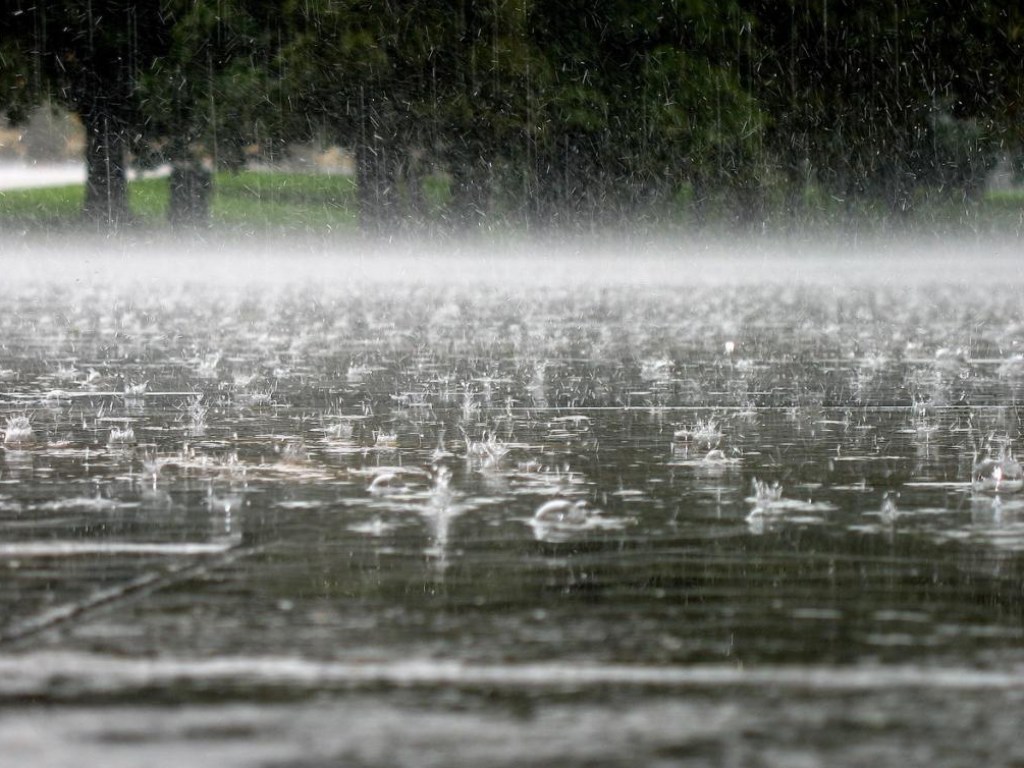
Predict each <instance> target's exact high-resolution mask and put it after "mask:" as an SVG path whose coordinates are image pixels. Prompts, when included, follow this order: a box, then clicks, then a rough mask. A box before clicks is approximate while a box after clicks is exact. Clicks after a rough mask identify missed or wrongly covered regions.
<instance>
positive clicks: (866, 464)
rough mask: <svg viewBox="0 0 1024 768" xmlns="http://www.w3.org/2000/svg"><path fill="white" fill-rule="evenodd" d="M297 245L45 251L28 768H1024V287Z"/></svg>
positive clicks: (11, 604)
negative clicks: (1009, 486)
mask: <svg viewBox="0 0 1024 768" xmlns="http://www.w3.org/2000/svg"><path fill="white" fill-rule="evenodd" d="M52 247H53V246H52V244H51V245H49V246H46V247H44V248H43V249H42V250H43V251H46V248H52ZM257 250H258V249H257ZM44 256H46V258H52V259H57V258H58V257H57V256H56V255H55V253H54V252H52V251H51V252H49V253H46V254H44ZM263 256H264V257H265V260H264V261H263V262H261V264H264V265H266V264H269V263H276V264H277V267H278V271H277V272H275V273H270V272H261V273H260V274H259V275H256V276H255V277H254V276H253V275H251V274H250V275H247V276H245V277H239V279H237V280H230V279H227V280H226V279H223V278H222V277H221V276H216V277H212V276H210V275H206V276H205V279H193V278H194V277H195V276H196V273H195V272H191V273H190V272H188V270H181V268H180V266H179V270H181V272H180V274H179V275H178V277H177V278H176V279H170V278H169V277H168V276H167V272H168V271H169V270H168V265H167V263H166V262H164V263H163V264H162V265H157V268H156V269H155V270H154V271H153V272H152V273H150V274H149V275H143V274H142V273H141V272H139V273H136V272H135V271H134V270H126V271H122V272H121V273H118V274H116V277H110V276H111V275H114V274H115V273H116V269H115V267H116V265H117V264H118V263H121V259H122V258H124V254H123V253H114V254H113V255H111V254H109V253H108V254H102V253H101V254H97V255H90V256H88V257H87V258H85V259H79V260H78V261H76V262H75V263H74V264H71V265H69V267H68V270H67V274H65V275H64V276H63V278H62V277H60V276H58V275H57V274H56V273H54V272H48V273H43V274H36V275H33V274H30V273H29V272H27V271H26V270H25V266H24V265H21V266H20V267H17V268H12V270H11V272H9V274H17V275H18V279H16V280H13V281H11V282H9V283H7V285H6V286H5V288H4V289H2V290H3V306H4V311H3V313H2V314H0V340H2V343H0V384H2V390H0V392H2V394H0V410H2V413H0V427H4V426H5V429H4V445H3V457H2V464H0V573H2V576H0V605H2V608H3V610H2V611H0V713H2V716H0V748H2V750H3V753H4V754H7V755H11V756H14V757H16V758H17V759H16V762H17V763H18V764H33V765H80V764H84V763H90V764H91V763H92V762H103V763H104V764H108V765H120V764H125V765H139V764H147V765H164V764H171V762H172V761H173V762H174V763H175V764H181V763H182V762H187V763H189V764H195V765H267V766H273V765H324V764H332V765H333V764H351V765H435V764H437V765H440V764H444V765H473V764H479V763H481V762H487V763H488V764H509V765H522V764H530V765H554V764H559V765H567V764H568V765H625V764H638V763H644V764H683V765H765V766H774V765H868V764H871V765H876V764H880V763H881V764H887V763H896V762H899V763H901V764H907V765H962V764H968V763H969V764H989V765H995V764H1004V765H1010V764H1014V763H1016V762H1020V761H1022V760H1024V754H1022V749H1021V747H1020V745H1019V744H1018V741H1019V740H1018V739H1017V722H1018V720H1019V718H1018V717H1017V716H1016V715H1017V714H1019V712H1020V711H1021V700H1022V698H1024V652H1022V639H1024V625H1022V616H1024V608H1022V597H1024V580H1022V571H1021V565H1022V562H1024V554H1022V553H1024V496H1022V495H1021V494H1020V493H1014V492H1007V490H1006V489H1005V488H1004V489H997V490H996V491H990V490H986V489H984V488H982V487H980V486H977V487H976V485H975V484H972V471H973V467H974V465H975V463H976V462H977V461H978V460H979V458H980V457H982V456H986V455H991V456H994V457H1000V458H1006V457H1008V456H1010V455H1012V454H1013V452H1014V450H1015V449H1016V448H1017V447H1018V445H1019V442H1020V423H1021V422H1020V410H1019V405H1018V403H1019V402H1020V400H1021V397H1020V395H1021V393H1022V388H1024V362H1022V360H1024V305H1022V303H1021V301H1020V298H1019V297H1020V295H1021V294H1020V290H1019V287H1020V286H1019V285H1018V284H1016V283H1015V282H1013V281H1012V280H1011V281H1002V282H1000V283H998V284H986V285H977V284H974V283H971V282H968V281H961V280H958V279H956V278H952V279H942V280H937V279H934V277H935V276H934V275H931V276H929V275H928V274H917V273H915V275H914V279H913V280H909V279H908V280H902V279H899V278H898V274H899V270H898V269H894V270H892V273H891V274H890V275H888V276H885V277H884V279H883V278H880V273H877V272H873V273H870V274H868V273H865V274H864V275H863V276H862V279H858V280H854V279H849V280H847V281H846V282H844V283H842V284H839V283H837V282H834V281H830V280H829V277H828V275H829V270H828V269H827V265H826V266H825V267H823V266H822V265H821V264H820V263H819V262H815V261H807V262H806V263H805V265H806V269H805V270H804V271H803V272H801V271H800V270H799V269H795V271H796V272H797V273H798V274H802V275H803V277H804V278H806V279H804V280H795V281H788V280H786V279H785V278H783V279H781V280H780V276H779V274H775V273H773V270H772V269H771V266H770V262H764V263H767V264H768V265H769V266H767V267H765V266H763V264H762V266H760V267H757V268H753V265H756V264H758V263H760V262H758V261H756V260H754V261H751V260H750V259H746V260H744V259H740V260H736V261H731V262H730V261H727V260H726V261H723V260H720V259H715V258H711V257H708V256H707V255H706V254H705V255H702V256H698V257H696V258H693V257H689V260H687V258H688V257H687V256H686V255H685V254H680V255H677V256H675V257H674V258H669V257H667V256H661V257H659V258H658V259H654V260H647V261H640V262H637V263H635V264H634V265H633V266H631V268H630V270H629V272H630V274H632V275H633V279H632V280H631V279H628V278H623V279H617V278H616V276H615V274H613V273H610V272H609V273H606V274H604V275H600V274H598V276H597V277H596V278H595V277H594V275H589V276H588V279H577V280H575V281H573V282H566V281H561V280H560V279H558V278H557V276H553V275H552V274H547V275H545V276H544V278H543V279H539V280H536V281H534V282H532V283H531V282H530V281H529V280H527V279H525V278H524V279H520V280H513V281H503V280H501V279H500V278H499V279H495V275H494V274H492V273H491V272H490V270H489V269H488V265H487V262H484V263H483V264H478V265H477V266H476V267H475V270H476V271H475V272H473V271H472V270H471V271H469V272H467V271H466V270H464V269H463V270H462V271H461V272H460V277H459V279H458V280H451V281H449V280H446V279H444V274H446V270H444V269H435V270H434V271H433V272H432V273H431V274H430V279H427V280H420V279H418V278H419V276H421V275H422V274H424V272H425V271H426V266H425V264H424V263H423V261H422V260H421V259H417V258H416V257H415V255H412V256H410V255H406V256H403V257H398V258H396V259H395V260H394V261H392V262H391V267H392V270H393V271H392V273H391V277H390V278H386V277H385V275H384V274H383V272H380V273H378V272H375V270H384V271H386V267H387V264H384V265H381V264H380V263H379V262H373V263H372V264H367V258H366V255H365V254H363V255H361V256H359V257H358V258H353V257H352V256H351V254H348V255H346V254H337V255H336V256H335V258H336V261H335V262H333V263H332V264H331V266H330V267H329V268H328V267H325V265H326V264H327V263H328V262H327V261H326V260H324V257H323V254H321V255H320V256H318V257H317V258H318V259H320V260H318V261H315V262H313V263H312V264H311V263H310V262H303V261H302V257H301V254H300V255H297V256H295V264H294V270H293V272H292V274H291V276H290V277H281V275H282V274H283V273H282V269H283V270H285V272H287V271H288V270H290V269H291V265H290V264H289V263H288V262H284V261H279V262H275V261H274V260H273V258H272V257H270V256H269V255H267V254H263ZM573 258H582V257H580V256H579V254H576V256H575V257H573ZM908 258H909V257H908ZM709 259H710V260H709ZM458 263H459V265H460V267H465V266H466V264H467V263H468V262H466V261H460V262H458ZM526 263H529V264H531V265H533V266H535V267H539V268H542V267H543V264H544V262H541V261H536V260H534V261H530V262H526ZM560 263H561V264H562V266H561V267H552V270H551V272H557V270H558V269H563V270H564V269H565V264H566V263H574V262H572V261H571V259H570V261H569V262H560ZM596 263H600V264H605V263H609V262H604V261H598V262H596ZM788 263H789V264H790V266H791V267H792V265H793V263H794V262H788ZM879 263H880V262H879ZM232 264H233V265H234V266H235V267H238V266H239V264H240V262H238V261H227V262H222V264H221V266H220V267H219V268H218V269H219V270H221V273H218V275H220V274H222V273H224V272H227V271H229V268H230V266H231V265H232ZM666 264H668V265H671V268H670V269H663V267H664V266H665V265H666ZM659 265H661V266H659ZM435 266H436V264H435ZM990 266H991V267H992V268H993V269H996V268H999V267H1002V266H1005V264H1004V263H1003V262H1000V261H998V260H995V261H993V262H992V263H991V265H990ZM399 267H400V268H399ZM407 267H408V269H406V268H407ZM19 269H20V270H21V272H19ZM325 269H326V272H324V271H323V270H325ZM503 269H508V266H507V263H506V264H505V266H504V267H503ZM659 270H661V273H662V274H663V276H664V277H665V279H664V280H663V282H662V283H661V284H654V283H652V282H651V281H648V280H638V279H637V276H638V275H654V274H657V273H658V272H659ZM76 271H77V274H76ZM449 271H451V270H449ZM540 271H543V270H542V269H539V270H538V272H540ZM499 272H500V270H499ZM310 273H320V275H319V277H320V279H311V278H315V275H312V276H311V274H310ZM236 274H238V275H245V274H246V273H245V272H244V270H239V271H237V272H236ZM730 274H731V275H740V274H742V275H743V277H742V278H733V279H728V277H727V276H728V275H730ZM154 275H158V277H155V276H154ZM893 275H897V277H894V276H893ZM76 277H77V278H78V279H76ZM108 277H109V278H110V279H108ZM577 277H579V276H577ZM929 277H931V278H932V279H929ZM248 278H253V279H248ZM1007 466H1008V465H1007Z"/></svg>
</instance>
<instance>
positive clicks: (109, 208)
mask: <svg viewBox="0 0 1024 768" xmlns="http://www.w3.org/2000/svg"><path fill="white" fill-rule="evenodd" d="M79 116H80V117H81V119H82V123H83V124H84V126H85V165H86V181H85V203H84V205H83V207H82V214H83V216H84V217H85V219H86V221H89V222H92V223H94V224H96V225H97V226H103V227H117V226H119V225H121V224H124V223H126V222H127V221H128V218H129V216H130V212H129V209H128V176H127V168H126V165H127V162H126V146H127V134H128V128H127V123H126V121H125V120H124V119H123V118H122V117H121V116H120V115H118V114H117V111H116V110H115V109H113V108H111V106H110V105H109V104H106V103H105V102H104V101H102V100H100V99H97V100H94V101H93V102H92V103H91V104H89V105H87V106H86V107H85V108H84V109H83V110H82V111H81V113H80V115H79Z"/></svg>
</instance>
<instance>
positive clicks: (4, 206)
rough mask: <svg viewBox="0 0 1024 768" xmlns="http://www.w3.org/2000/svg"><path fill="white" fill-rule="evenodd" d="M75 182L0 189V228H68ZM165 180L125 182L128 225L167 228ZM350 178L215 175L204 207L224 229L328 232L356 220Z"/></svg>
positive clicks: (75, 216) (75, 207)
mask: <svg viewBox="0 0 1024 768" xmlns="http://www.w3.org/2000/svg"><path fill="white" fill-rule="evenodd" d="M83 195H84V192H83V188H82V186H81V185H71V186H63V187H50V188H45V189H25V190H12V191H6V192H3V191H0V226H3V227H8V228H21V229H25V228H29V229H35V228H69V227H73V226H75V225H77V224H78V223H79V221H80V212H81V208H82V200H83ZM167 200H168V182H167V179H142V180H137V181H133V182H131V183H130V184H129V185H128V204H129V206H130V208H131V211H132V217H133V219H134V222H133V226H135V227H141V228H155V229H159V228H164V227H166V226H167V223H166V222H167ZM357 210H358V206H357V201H356V188H355V182H354V181H353V180H352V179H351V178H348V177H346V176H326V175H313V174H299V173H272V172H271V173H268V172H257V171H243V172H240V173H220V174H218V175H217V177H216V180H215V183H214V195H213V199H212V201H211V205H210V214H211V219H212V224H213V226H214V227H216V228H224V229H229V230H238V229H241V230H254V229H266V228H269V229H283V230H300V231H331V230H335V229H350V230H352V229H355V227H356V226H357V223H358V216H357Z"/></svg>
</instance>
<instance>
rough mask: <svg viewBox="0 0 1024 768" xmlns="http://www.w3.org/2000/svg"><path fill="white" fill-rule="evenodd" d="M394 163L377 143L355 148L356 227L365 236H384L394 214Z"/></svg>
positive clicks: (390, 225) (393, 220)
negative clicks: (357, 211)
mask: <svg viewBox="0 0 1024 768" xmlns="http://www.w3.org/2000/svg"><path fill="white" fill-rule="evenodd" d="M394 171H395V164H394V162H393V159H392V158H391V157H390V152H388V151H387V149H386V148H385V147H384V146H383V145H382V143H380V142H375V143H374V144H373V145H372V146H371V145H367V144H360V145H359V146H358V147H356V184H357V194H358V198H359V227H360V229H362V230H363V232H366V233H368V234H383V233H385V232H387V231H388V230H389V229H390V228H391V227H392V226H393V225H394V224H395V217H396V214H397V211H396V208H397V200H396V197H397V194H396V192H397V191H396V189H395V174H394Z"/></svg>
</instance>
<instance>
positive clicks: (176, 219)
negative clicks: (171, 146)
mask: <svg viewBox="0 0 1024 768" xmlns="http://www.w3.org/2000/svg"><path fill="white" fill-rule="evenodd" d="M170 188H171V196H170V205H169V207H168V209H167V218H168V220H169V221H170V223H171V225H172V226H176V227H177V226H187V227H207V226H209V225H210V193H211V192H212V191H213V174H211V173H210V172H209V171H208V170H207V169H206V168H204V167H203V166H202V164H201V163H200V162H198V161H196V160H185V161H181V162H178V163H175V164H174V167H173V168H172V169H171V179H170Z"/></svg>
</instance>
